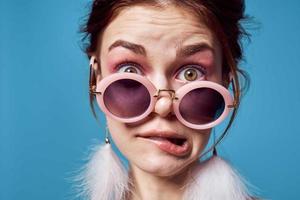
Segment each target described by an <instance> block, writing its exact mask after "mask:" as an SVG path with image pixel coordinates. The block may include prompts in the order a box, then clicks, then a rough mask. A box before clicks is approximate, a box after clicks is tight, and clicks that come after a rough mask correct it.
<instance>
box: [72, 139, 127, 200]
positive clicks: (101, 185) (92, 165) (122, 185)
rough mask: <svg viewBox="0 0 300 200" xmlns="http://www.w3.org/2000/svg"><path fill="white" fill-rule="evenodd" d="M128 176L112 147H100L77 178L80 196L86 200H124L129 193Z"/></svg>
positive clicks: (106, 145) (96, 148)
mask: <svg viewBox="0 0 300 200" xmlns="http://www.w3.org/2000/svg"><path fill="white" fill-rule="evenodd" d="M127 174H128V173H127V171H126V169H125V168H124V167H123V165H122V163H121V161H120V160H119V158H118V157H117V155H116V154H115V153H114V152H113V150H112V148H111V145H110V144H105V145H99V146H97V147H95V148H94V151H93V153H92V154H91V158H90V161H89V162H88V163H87V165H86V166H85V168H84V170H83V172H82V173H81V174H80V175H79V176H78V177H77V181H79V182H80V184H79V185H77V187H81V189H80V190H81V191H80V194H79V196H83V198H84V199H86V200H122V199H124V197H125V195H126V193H127V191H128V175H127Z"/></svg>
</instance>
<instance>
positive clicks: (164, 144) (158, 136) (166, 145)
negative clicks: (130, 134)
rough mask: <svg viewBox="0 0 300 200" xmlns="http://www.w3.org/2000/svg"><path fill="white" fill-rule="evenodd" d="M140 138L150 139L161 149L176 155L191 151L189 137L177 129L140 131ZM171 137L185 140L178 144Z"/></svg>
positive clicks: (183, 154)
mask: <svg viewBox="0 0 300 200" xmlns="http://www.w3.org/2000/svg"><path fill="white" fill-rule="evenodd" d="M136 137H138V138H139V139H142V140H145V141H149V142H152V143H154V144H155V145H157V147H158V148H159V149H161V150H162V151H164V152H167V153H169V154H171V155H174V156H179V157H184V156H186V155H188V154H189V153H190V151H191V143H190V141H189V139H188V138H187V137H186V136H184V135H181V134H178V133H177V132H175V131H169V130H159V131H158V130H151V131H147V132H144V133H138V134H137V135H136ZM168 138H169V139H184V140H185V142H184V143H183V144H182V145H176V144H174V143H172V142H171V141H170V140H168Z"/></svg>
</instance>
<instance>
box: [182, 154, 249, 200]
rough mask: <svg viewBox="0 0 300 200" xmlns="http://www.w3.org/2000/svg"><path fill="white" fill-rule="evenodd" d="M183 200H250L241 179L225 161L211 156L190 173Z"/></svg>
mask: <svg viewBox="0 0 300 200" xmlns="http://www.w3.org/2000/svg"><path fill="white" fill-rule="evenodd" d="M192 177H194V178H193V180H191V181H190V183H189V184H188V185H187V189H186V192H185V194H184V200H250V199H251V198H250V196H249V193H248V191H247V188H246V185H245V184H244V180H243V178H242V177H241V176H240V175H239V174H238V172H237V171H236V170H235V169H233V168H232V167H231V166H230V165H229V164H228V163H227V162H226V161H225V160H223V159H221V158H220V157H218V156H212V157H211V158H210V159H208V160H206V161H204V162H203V163H201V164H200V165H199V166H197V167H196V168H195V169H194V170H193V172H192Z"/></svg>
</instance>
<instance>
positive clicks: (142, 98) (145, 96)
mask: <svg viewBox="0 0 300 200" xmlns="http://www.w3.org/2000/svg"><path fill="white" fill-rule="evenodd" d="M103 95H104V96H103V98H104V104H105V106H106V108H107V109H108V110H109V111H110V112H111V113H112V114H114V115H116V116H117V117H120V118H132V117H136V116H139V115H141V114H143V113H144V112H145V111H146V110H147V108H148V107H149V105H150V101H151V98H150V94H149V92H148V90H147V88H146V87H145V86H144V85H142V84H141V83H140V82H138V81H135V80H132V79H121V80H118V81H115V82H113V83H112V84H111V85H109V86H108V87H107V88H106V90H105V92H104V94H103Z"/></svg>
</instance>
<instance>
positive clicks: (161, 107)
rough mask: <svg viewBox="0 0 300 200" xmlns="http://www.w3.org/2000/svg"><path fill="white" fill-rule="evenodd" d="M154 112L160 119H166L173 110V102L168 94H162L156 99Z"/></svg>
mask: <svg viewBox="0 0 300 200" xmlns="http://www.w3.org/2000/svg"><path fill="white" fill-rule="evenodd" d="M157 98H158V99H157V102H156V104H155V108H154V112H155V113H157V114H159V115H160V116H162V117H166V116H167V115H168V114H169V113H170V112H171V111H172V109H173V100H172V97H171V94H170V93H169V92H162V93H161V94H160V95H159V96H158V97H157Z"/></svg>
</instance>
